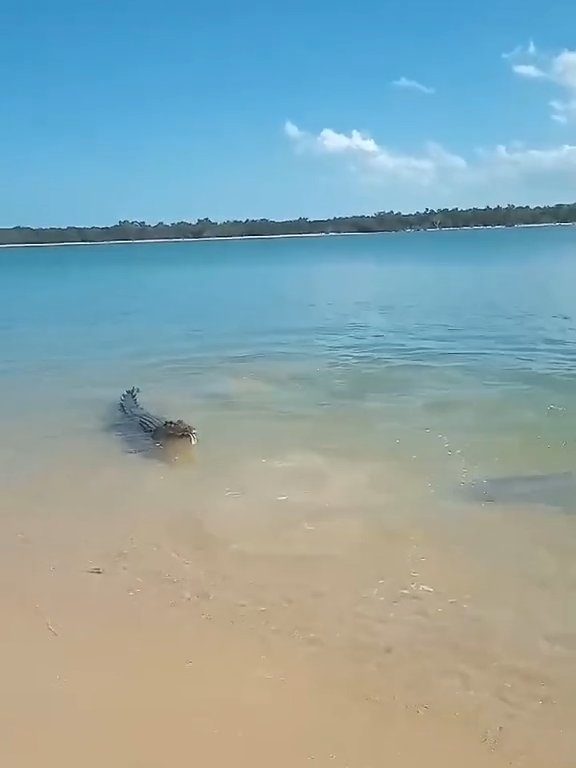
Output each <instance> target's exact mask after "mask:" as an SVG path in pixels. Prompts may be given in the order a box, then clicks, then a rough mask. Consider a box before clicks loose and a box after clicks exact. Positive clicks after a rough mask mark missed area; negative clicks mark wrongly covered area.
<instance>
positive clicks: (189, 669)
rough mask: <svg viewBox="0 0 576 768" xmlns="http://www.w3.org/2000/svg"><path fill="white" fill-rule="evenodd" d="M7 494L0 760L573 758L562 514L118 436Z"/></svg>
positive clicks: (134, 763) (52, 764) (13, 765)
mask: <svg viewBox="0 0 576 768" xmlns="http://www.w3.org/2000/svg"><path fill="white" fill-rule="evenodd" d="M207 450H208V452H209V449H207ZM2 510H3V511H2V517H1V519H0V556H1V558H2V564H3V565H2V578H1V583H0V599H1V602H2V615H3V631H2V633H1V639H0V677H1V679H2V689H1V691H0V764H2V765H6V766H10V768H32V766H34V768H36V766H38V765H42V766H43V768H56V767H58V768H68V767H70V768H72V766H78V765H82V766H84V768H92V767H93V766H94V768H96V766H98V767H99V768H101V766H103V765H107V766H115V765H118V766H120V765H121V766H123V767H124V768H126V767H129V768H132V767H133V768H148V767H149V768H157V767H159V766H171V765H202V766H206V767H210V766H214V767H216V766H218V767H220V766H228V765H235V766H246V768H248V767H250V768H254V767H255V766H276V767H279V768H281V767H282V766H286V768H294V766H299V765H302V766H308V765H315V766H329V767H330V768H332V767H335V766H340V767H341V768H346V767H347V768H377V767H379V766H382V765H394V766H402V767H404V766H405V767H406V768H412V767H414V768H416V766H422V765H426V766H430V767H432V766H438V768H440V767H442V768H452V767H453V768H461V766H463V765H466V766H497V767H498V766H522V767H523V768H541V766H544V765H550V766H552V765H553V766H555V767H556V768H568V766H573V765H574V763H575V760H576V734H575V733H574V729H573V724H574V722H576V622H575V620H574V612H573V610H572V609H571V608H570V606H571V601H572V596H573V591H574V587H575V585H576V557H575V555H576V540H575V538H574V536H573V532H574V520H573V518H572V517H570V516H568V515H563V514H559V513H553V512H552V511H551V510H548V509H544V508H538V507H536V508H533V509H531V510H528V509H520V508H510V507H507V508H506V509H504V508H500V507H498V505H490V507H484V508H483V507H481V506H473V505H464V504H463V503H462V502H461V501H459V500H458V501H456V500H450V499H448V498H442V499H438V498H437V495H436V494H434V493H431V489H430V488H429V487H428V484H427V483H426V482H424V481H423V478H421V477H418V475H417V474H414V475H408V474H407V472H406V468H405V467H402V466H400V465H398V466H396V465H394V464H393V463H390V462H387V463H383V462H382V461H375V460H374V461H367V460H365V459H360V458H358V459H357V460H352V459H348V458H343V457H337V456H334V455H328V454H323V453H321V452H319V451H301V452H294V451H282V450H279V451H277V452H275V453H274V452H273V453H267V454H265V455H262V454H260V455H258V454H257V453H256V452H251V453H247V454H246V455H245V456H244V457H243V458H241V459H240V460H237V461H236V462H235V463H226V461H225V460H224V459H223V461H222V463H221V464H220V465H218V466H215V465H214V463H209V462H208V461H206V460H205V459H203V458H202V454H201V453H200V454H199V458H198V460H197V461H196V462H193V463H187V462H182V463H180V464H177V465H175V466H165V465H163V464H161V463H158V462H156V461H152V460H147V459H146V458H145V457H142V456H139V455H125V454H121V453H118V454H115V453H114V452H113V451H111V450H110V449H109V446H108V447H107V450H106V451H97V452H95V454H94V456H93V457H92V461H90V462H87V461H86V457H85V456H79V455H78V456H77V458H73V457H71V455H70V454H69V453H68V454H67V455H66V457H63V456H53V457H52V458H51V462H50V463H49V464H47V465H43V466H40V465H38V466H37V467H30V468H29V469H28V472H27V473H26V475H25V476H24V475H23V476H22V479H21V480H18V478H17V477H14V479H13V481H12V483H11V485H10V487H8V488H7V489H6V493H5V494H4V497H3V504H2ZM94 569H96V572H90V571H91V570H94ZM100 571H101V572H100Z"/></svg>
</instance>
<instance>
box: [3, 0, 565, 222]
mask: <svg viewBox="0 0 576 768" xmlns="http://www.w3.org/2000/svg"><path fill="white" fill-rule="evenodd" d="M1 22H2V32H3V42H2V46H1V47H0V69H1V72H2V75H3V76H2V89H3V90H2V99H1V107H0V109H1V118H0V173H1V176H0V178H1V184H0V225H2V226H11V225H15V224H22V225H41V226H46V225H66V224H77V225H88V224H106V223H113V222H115V221H117V220H118V219H120V218H130V219H132V218H134V219H146V220H149V221H158V220H163V221H174V220H179V219H186V220H190V219H196V218H198V217H203V216H210V217H211V218H214V219H225V218H245V217H254V218H258V217H265V216H266V217H274V218H283V217H294V216H299V215H303V216H310V217H314V216H330V215H340V214H345V213H356V212H358V213H363V212H372V211H375V210H382V209H390V208H394V209H401V210H412V209H415V208H423V207H425V206H430V207H436V206H442V205H469V204H484V203H490V204H495V203H507V202H515V203H524V202H528V203H538V202H558V201H566V200H570V201H572V200H576V53H574V54H573V55H572V52H573V51H574V50H576V3H570V2H568V0H549V2H548V3H546V4H542V3H541V2H536V0H522V1H520V0H506V1H505V2H504V0H499V1H498V2H496V0H485V1H484V2H483V3H478V4H476V3H475V4H472V3H462V2H457V0H452V1H449V0H436V2H434V3H432V2H424V1H423V0H421V1H420V2H416V0H403V2H401V3H400V2H384V1H383V0H380V1H379V2H376V0H365V2H363V3H350V2H342V0H331V2H328V0H308V2H300V1H299V0H294V1H293V2H291V3H288V4H286V3H282V4H280V3H278V4H275V3H273V2H270V1H269V0H268V1H267V2H264V0H245V2H243V3H240V2H211V3H200V2H196V3H193V2H177V1H174V0H166V1H165V2H163V3H157V2H151V1H150V0H139V1H138V2H131V1H128V0H115V2H111V1H110V0H102V1H101V2H99V3H98V4H97V3H95V2H90V3H88V2H83V1H82V0H74V1H72V0H54V1H53V2H50V3H47V2H45V0H43V1H42V2H41V1H40V0H35V1H34V0H28V2H27V1H26V0H20V2H13V0H5V1H4V3H2V12H1ZM503 54H508V55H507V56H504V55H503Z"/></svg>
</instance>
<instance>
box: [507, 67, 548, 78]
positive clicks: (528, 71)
mask: <svg viewBox="0 0 576 768" xmlns="http://www.w3.org/2000/svg"><path fill="white" fill-rule="evenodd" d="M512 70H513V71H514V72H515V73H516V74H517V75H520V76H521V77H532V78H534V79H537V78H541V77H546V73H545V72H542V70H541V69H539V68H538V67H536V66H535V65H534V64H513V65H512Z"/></svg>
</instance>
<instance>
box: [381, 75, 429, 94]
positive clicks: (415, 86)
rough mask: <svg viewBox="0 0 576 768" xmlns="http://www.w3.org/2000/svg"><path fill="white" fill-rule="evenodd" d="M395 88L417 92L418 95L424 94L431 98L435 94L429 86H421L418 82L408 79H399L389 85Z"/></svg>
mask: <svg viewBox="0 0 576 768" xmlns="http://www.w3.org/2000/svg"><path fill="white" fill-rule="evenodd" d="M391 84H392V85H393V86H394V87H395V88H404V89H405V90H410V91H419V92H420V93H426V94H428V95H429V96H431V95H432V94H433V93H436V89H435V88H431V87H430V86H429V85H423V84H422V83H419V82H418V80H411V79H410V78H409V77H399V78H398V80H393V81H392V83H391Z"/></svg>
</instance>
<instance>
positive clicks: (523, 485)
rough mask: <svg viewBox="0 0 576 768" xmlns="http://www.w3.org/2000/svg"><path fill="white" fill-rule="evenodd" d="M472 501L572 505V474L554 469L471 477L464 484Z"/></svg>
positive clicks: (575, 500) (575, 479) (575, 481)
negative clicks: (478, 478) (547, 472)
mask: <svg viewBox="0 0 576 768" xmlns="http://www.w3.org/2000/svg"><path fill="white" fill-rule="evenodd" d="M464 492H465V494H466V496H467V497H468V498H470V499H471V500H472V501H480V502H484V503H486V502H491V503H495V504H544V505H546V506H549V507H559V508H562V509H565V510H574V509H576V475H575V474H574V473H573V472H556V473H551V474H544V475H509V476H506V477H493V478H487V479H485V480H474V481H472V482H470V483H468V484H467V485H465V487H464Z"/></svg>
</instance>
